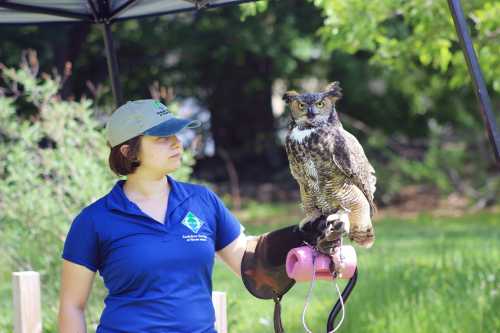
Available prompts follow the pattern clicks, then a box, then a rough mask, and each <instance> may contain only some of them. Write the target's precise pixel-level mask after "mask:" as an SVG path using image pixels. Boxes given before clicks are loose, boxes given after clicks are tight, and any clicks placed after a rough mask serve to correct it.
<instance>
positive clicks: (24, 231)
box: [0, 66, 193, 332]
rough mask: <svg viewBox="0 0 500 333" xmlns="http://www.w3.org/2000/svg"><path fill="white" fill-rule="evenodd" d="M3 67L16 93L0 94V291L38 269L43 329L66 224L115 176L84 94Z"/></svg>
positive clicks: (52, 305)
mask: <svg viewBox="0 0 500 333" xmlns="http://www.w3.org/2000/svg"><path fill="white" fill-rule="evenodd" d="M2 73H3V79H4V82H5V84H6V86H7V87H6V89H7V90H9V89H10V93H14V94H15V96H11V97H6V96H0V110H1V112H0V156H2V158H1V159H0V238H1V239H2V242H0V252H1V253H2V256H1V257H0V258H1V259H0V276H1V281H2V282H1V283H0V297H1V298H2V299H6V300H9V301H10V300H11V293H12V291H11V289H10V279H11V277H10V274H11V272H14V271H24V270H34V271H38V272H39V273H40V274H41V279H42V287H43V290H42V295H43V296H42V297H43V312H44V314H43V318H44V329H45V330H47V331H51V332H55V331H56V328H55V327H56V326H55V325H56V318H57V306H58V304H57V294H58V292H59V270H60V265H61V259H60V255H61V253H62V246H63V243H64V239H65V237H66V233H67V230H68V228H69V226H70V223H71V222H72V220H73V219H74V217H75V216H76V214H77V213H78V212H79V211H80V210H81V209H82V208H83V207H84V206H86V205H88V204H90V203H91V202H93V201H95V200H97V199H98V198H99V197H101V196H103V195H105V194H106V193H107V192H109V190H110V189H111V187H112V186H113V185H114V183H115V181H116V176H115V175H114V174H112V172H111V171H110V170H109V168H108V165H107V156H108V153H109V149H108V148H107V145H106V142H105V135H104V133H103V124H102V123H101V122H99V121H98V120H97V119H99V117H100V118H102V117H103V115H102V114H98V113H97V110H98V108H96V107H95V105H93V104H92V101H91V100H88V99H82V100H81V101H79V102H76V101H62V100H60V98H59V97H58V95H57V92H58V89H59V79H58V78H50V77H48V76H44V77H43V78H42V79H40V78H38V77H37V76H36V75H34V74H33V70H32V68H29V67H26V66H25V67H23V68H21V69H17V70H16V69H11V68H3V70H2ZM21 109H22V110H21ZM27 109H28V110H29V111H30V112H28V113H26V110H27ZM21 111H23V112H21ZM98 116H99V117H98ZM185 159H186V162H187V163H188V165H187V166H185V167H182V168H181V169H180V170H179V171H178V173H176V174H175V175H174V176H175V177H176V178H177V179H181V180H187V179H188V177H189V175H190V173H191V165H192V163H193V157H192V156H191V154H189V153H186V154H185ZM98 285H100V287H98V288H96V290H95V292H94V293H95V294H97V295H99V297H96V298H95V300H94V301H92V302H91V306H90V308H91V309H94V310H92V311H93V312H92V311H91V312H92V314H91V316H90V324H92V323H93V322H95V321H96V320H97V318H98V312H97V311H95V309H98V308H99V307H102V301H103V296H104V290H103V288H102V284H98ZM11 307H12V304H11V303H9V302H8V303H1V304H0V312H1V313H2V314H3V315H2V320H0V331H2V332H7V331H11V330H12V328H11V325H12V321H11V320H12V313H11Z"/></svg>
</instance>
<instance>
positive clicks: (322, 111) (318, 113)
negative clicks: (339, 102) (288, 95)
mask: <svg viewBox="0 0 500 333" xmlns="http://www.w3.org/2000/svg"><path fill="white" fill-rule="evenodd" d="M289 105H290V110H291V111H292V118H293V120H294V121H295V123H296V124H297V126H298V127H299V128H301V129H307V128H314V127H319V126H322V125H325V124H328V123H329V122H331V121H332V116H333V117H334V118H336V117H335V116H336V112H335V105H334V103H333V101H332V99H331V98H330V97H329V96H328V95H327V94H325V93H305V94H300V95H297V96H294V98H293V99H292V100H291V101H290V102H289ZM332 113H333V114H332Z"/></svg>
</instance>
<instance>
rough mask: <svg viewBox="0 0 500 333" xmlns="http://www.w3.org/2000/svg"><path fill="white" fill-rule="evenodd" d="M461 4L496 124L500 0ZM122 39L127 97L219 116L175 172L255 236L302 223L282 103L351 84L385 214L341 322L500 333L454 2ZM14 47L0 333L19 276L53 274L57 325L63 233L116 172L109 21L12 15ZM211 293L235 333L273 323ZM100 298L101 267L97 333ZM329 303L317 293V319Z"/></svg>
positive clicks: (196, 17) (250, 16) (2, 119)
mask: <svg viewBox="0 0 500 333" xmlns="http://www.w3.org/2000/svg"><path fill="white" fill-rule="evenodd" d="M463 6H464V10H465V12H466V14H467V19H468V23H469V26H470V29H471V34H472V37H473V39H474V43H475V47H476V51H477V54H478V57H479V60H480V63H481V66H482V70H483V74H484V76H485V80H486V83H487V86H488V88H489V92H490V97H491V99H492V104H493V109H494V112H495V114H496V116H497V118H499V112H498V110H499V109H500V94H499V92H500V57H499V56H498V55H499V54H500V3H498V2H497V1H486V0H477V1H467V2H463ZM113 35H114V37H115V40H116V44H117V45H116V47H117V52H118V55H119V65H120V70H121V76H120V78H121V81H122V84H123V87H124V91H125V94H124V95H125V96H126V99H129V100H130V99H139V98H149V97H154V98H158V99H162V100H163V101H164V102H166V103H169V105H171V106H172V107H173V109H174V110H177V112H179V113H183V112H184V113H183V114H184V115H189V116H194V117H198V118H199V119H203V120H205V126H204V128H203V132H202V133H200V134H199V135H198V137H194V138H189V137H188V138H186V140H187V141H189V144H190V145H191V146H192V147H193V150H192V152H191V153H188V154H186V156H185V164H184V167H183V168H182V169H181V170H179V172H178V174H177V175H176V176H177V178H179V179H190V180H192V181H197V182H203V183H206V184H209V186H211V187H213V188H214V189H216V190H217V192H218V193H219V194H220V195H221V196H222V197H223V198H224V199H225V201H226V202H227V204H228V205H229V206H230V207H231V208H232V209H233V211H234V212H235V213H236V214H237V216H238V217H239V218H240V220H241V221H242V222H243V223H244V225H245V226H246V228H247V230H248V231H249V232H250V233H258V232H263V231H267V230H271V229H272V228H275V227H278V226H281V225H286V224H290V223H295V222H296V221H298V220H300V218H301V213H300V210H299V208H298V193H297V188H296V184H295V182H294V181H293V179H292V178H291V175H290V172H289V170H288V162H287V159H286V155H285V153H284V149H283V146H282V143H283V136H284V133H285V132H286V126H287V121H288V117H289V114H288V112H287V110H285V109H284V105H283V103H282V102H281V95H282V94H283V93H284V92H285V91H286V90H288V89H297V90H301V91H304V90H319V89H321V88H322V87H323V86H324V85H326V84H327V83H328V82H330V81H340V83H341V86H342V87H343V92H344V97H343V98H342V99H341V100H340V101H339V103H338V111H339V112H340V117H341V121H342V122H343V124H344V127H345V128H346V129H347V130H349V131H350V132H352V133H353V134H355V135H356V136H357V138H358V139H359V140H360V142H361V144H362V145H363V147H364V148H365V151H366V154H367V156H368V158H369V159H370V161H371V162H372V163H373V164H374V166H375V169H376V171H377V177H378V183H377V192H376V200H377V204H378V205H379V207H380V213H379V215H378V216H377V217H376V219H377V224H376V228H377V237H378V241H377V243H376V245H375V247H374V248H373V249H372V250H369V251H365V250H360V251H359V256H360V270H361V276H360V282H359V287H357V288H356V289H355V292H354V294H353V299H352V301H350V303H349V304H348V313H347V315H348V317H347V321H346V323H345V325H346V328H345V329H344V331H357V332H386V331H387V332H407V331H411V332H469V331H472V330H475V331H478V332H495V331H500V322H499V319H498V316H497V315H496V313H498V312H499V311H500V304H499V296H498V289H499V287H500V284H499V269H500V265H499V264H500V260H499V259H500V253H499V246H498V239H499V236H500V222H499V220H500V218H499V217H500V212H499V209H498V203H499V199H498V198H499V195H500V177H499V169H498V166H495V163H494V160H493V154H492V150H491V148H490V146H489V142H488V141H487V137H486V135H485V132H484V127H483V124H482V121H481V118H480V116H479V112H478V111H477V110H478V105H477V101H476V99H475V96H474V93H473V89H472V84H471V81H470V78H469V76H468V73H467V68H466V65H465V61H464V59H463V55H462V53H461V50H460V48H459V45H458V41H457V37H456V34H455V31H454V27H453V24H452V19H451V16H450V15H449V10H448V8H447V4H446V2H444V1H441V2H437V1H424V0H410V1H397V0H374V1H361V0H349V1H347V0H315V1H304V0H287V1H260V2H258V3H256V4H248V5H243V6H239V7H228V8H223V9H217V10H208V11H201V12H197V13H186V14H179V15H174V16H164V17H156V18H146V19H140V20H131V21H124V22H118V23H115V24H114V28H113ZM0 45H1V47H0V63H1V65H0V70H1V78H0V157H1V158H0V239H1V242H0V251H1V252H2V256H0V267H1V268H0V313H2V316H0V332H10V331H11V330H12V313H11V307H12V303H11V282H10V281H11V272H13V271H21V270H36V271H38V272H40V273H41V276H42V284H43V294H42V297H43V311H44V317H43V319H44V331H47V332H55V331H56V326H55V325H56V313H57V293H58V289H59V288H58V286H59V266H60V253H61V249H62V244H63V242H64V238H65V235H66V232H67V230H68V227H69V225H70V223H71V221H72V219H73V218H74V216H76V214H77V213H78V212H79V210H81V209H82V207H84V206H85V205H87V204H89V203H90V202H92V201H94V200H95V199H97V198H99V197H100V196H102V195H104V194H106V193H107V192H108V191H109V189H110V188H111V186H112V184H113V183H114V181H116V177H115V176H114V175H113V174H111V172H110V171H109V170H108V168H107V163H106V162H107V161H106V158H107V148H106V145H105V141H104V136H103V128H104V124H105V122H106V120H107V117H108V116H109V114H110V113H111V112H112V110H113V102H112V98H111V91H110V87H109V81H108V78H107V68H106V60H105V57H104V47H103V41H102V36H101V31H100V30H99V29H98V28H97V27H94V26H90V25H86V24H71V25H68V24H64V25H62V24H51V25H42V26H22V27H20V26H2V27H0ZM396 217H397V218H396ZM214 288H215V289H217V290H226V291H228V297H229V320H230V328H229V329H230V332H250V331H251V332H271V330H272V329H271V326H270V325H272V318H271V314H272V308H271V304H268V303H266V302H263V301H259V300H256V299H252V298H251V296H250V295H247V293H246V291H245V290H244V289H243V286H242V284H241V282H239V280H238V279H237V278H235V277H234V276H231V273H229V272H228V271H227V270H226V269H225V268H224V267H223V266H222V265H219V264H217V265H216V269H215V275H214ZM323 288H326V289H323ZM328 288H330V289H328ZM306 289H307V288H306V286H304V285H299V286H297V287H296V288H294V289H293V291H292V292H290V293H289V294H287V296H286V299H285V304H284V311H285V312H284V318H285V320H284V321H285V327H287V328H288V329H289V331H290V332H301V331H302V330H301V328H300V327H301V325H300V312H301V309H302V305H303V301H304V298H305V291H306ZM318 290H331V293H327V292H321V293H320V292H319V291H318ZM104 295H105V290H104V288H103V286H102V282H101V281H100V278H98V279H97V282H96V286H95V288H94V293H93V296H92V299H91V302H90V304H89V310H88V313H87V315H88V322H89V327H93V326H92V325H95V323H96V322H97V321H98V318H99V313H100V309H101V308H102V298H103V296H104ZM334 298H335V294H334V289H333V288H331V286H328V285H325V284H324V283H323V282H322V283H320V284H318V285H317V286H316V294H315V297H314V298H313V303H315V304H312V305H311V308H310V311H309V313H310V326H311V327H312V328H314V330H315V331H316V330H323V326H322V325H323V322H324V321H325V316H326V315H327V312H328V311H329V309H328V308H329V307H330V305H331V303H332V302H333V301H334ZM263 304H267V307H265V306H263ZM249 305H251V306H249ZM249 309H250V310H249ZM256 318H258V319H257V320H258V323H256V322H255V319H256Z"/></svg>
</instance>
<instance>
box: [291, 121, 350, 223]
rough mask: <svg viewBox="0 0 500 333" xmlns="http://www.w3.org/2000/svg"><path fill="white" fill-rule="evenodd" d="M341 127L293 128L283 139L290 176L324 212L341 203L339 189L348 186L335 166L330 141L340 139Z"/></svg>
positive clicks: (326, 212)
mask: <svg viewBox="0 0 500 333" xmlns="http://www.w3.org/2000/svg"><path fill="white" fill-rule="evenodd" d="M339 130H340V128H338V127H333V126H325V127H320V128H309V129H300V128H298V127H295V128H293V129H292V130H291V131H290V132H289V134H288V136H287V139H286V150H287V154H288V156H289V159H290V169H291V171H292V175H293V177H294V178H295V179H296V180H297V181H298V182H299V184H301V185H302V186H303V187H305V188H307V192H308V195H310V196H311V197H314V203H315V206H316V207H317V208H318V209H320V210H321V211H322V212H323V213H324V214H329V213H332V212H333V211H335V210H336V209H337V206H338V205H342V197H343V196H344V195H347V193H342V192H343V191H339V189H342V188H345V189H346V190H348V188H346V187H348V186H349V185H350V181H349V179H348V177H346V175H345V174H344V173H343V172H342V171H341V170H339V169H338V168H336V167H335V166H334V162H333V160H332V153H331V152H332V149H335V148H334V146H335V145H333V144H332V143H334V142H335V141H337V143H339V144H342V142H338V141H339V140H342V137H341V135H340V133H339V132H338V131H339Z"/></svg>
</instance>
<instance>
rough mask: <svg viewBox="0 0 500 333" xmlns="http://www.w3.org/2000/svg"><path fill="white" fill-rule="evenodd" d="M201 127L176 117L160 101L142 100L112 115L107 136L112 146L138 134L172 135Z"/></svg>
mask: <svg viewBox="0 0 500 333" xmlns="http://www.w3.org/2000/svg"><path fill="white" fill-rule="evenodd" d="M200 125H201V122H200V121H199V120H189V119H182V118H176V117H174V116H173V114H172V113H170V112H169V111H168V108H167V107H166V106H165V105H164V104H162V103H161V102H160V101H157V100H154V99H142V100H137V101H129V102H127V103H125V104H124V105H122V106H120V107H119V108H118V109H116V111H115V112H114V113H113V114H112V115H111V117H110V118H109V120H108V123H107V125H106V134H107V138H108V142H109V144H110V145H111V147H115V146H117V145H119V144H120V143H123V142H125V141H127V140H130V139H132V138H134V137H136V136H138V135H141V134H142V135H150V136H170V135H174V134H175V133H177V132H179V131H180V130H182V129H184V128H195V127H198V126H200Z"/></svg>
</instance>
